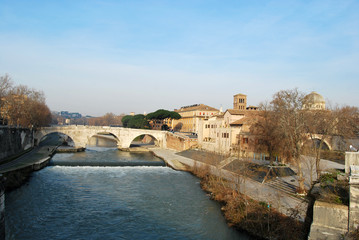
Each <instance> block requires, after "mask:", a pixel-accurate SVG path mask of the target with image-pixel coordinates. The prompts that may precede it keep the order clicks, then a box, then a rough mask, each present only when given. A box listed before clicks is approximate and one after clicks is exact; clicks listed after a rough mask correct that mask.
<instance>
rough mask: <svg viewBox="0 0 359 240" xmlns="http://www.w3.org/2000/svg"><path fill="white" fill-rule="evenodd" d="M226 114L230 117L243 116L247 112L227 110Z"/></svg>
mask: <svg viewBox="0 0 359 240" xmlns="http://www.w3.org/2000/svg"><path fill="white" fill-rule="evenodd" d="M226 112H229V113H230V114H231V115H244V114H245V113H246V112H247V111H244V110H239V109H227V111H226Z"/></svg>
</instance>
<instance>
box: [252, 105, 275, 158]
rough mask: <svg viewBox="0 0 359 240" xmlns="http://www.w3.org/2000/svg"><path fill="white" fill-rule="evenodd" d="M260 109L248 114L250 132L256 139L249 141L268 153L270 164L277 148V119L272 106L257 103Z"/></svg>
mask: <svg viewBox="0 0 359 240" xmlns="http://www.w3.org/2000/svg"><path fill="white" fill-rule="evenodd" d="M259 109H260V111H258V112H253V113H252V114H249V119H250V120H251V127H250V132H251V133H252V134H253V135H254V136H255V139H256V141H255V142H254V141H251V144H253V145H254V148H256V149H257V150H259V151H263V150H264V151H265V152H267V153H268V154H269V161H270V164H271V165H272V164H273V161H274V153H275V152H276V150H277V148H278V144H277V134H278V133H277V129H278V121H277V117H276V115H275V114H274V111H273V107H272V106H271V105H270V104H269V103H267V102H265V103H261V104H260V105H259Z"/></svg>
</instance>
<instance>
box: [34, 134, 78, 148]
mask: <svg viewBox="0 0 359 240" xmlns="http://www.w3.org/2000/svg"><path fill="white" fill-rule="evenodd" d="M38 145H39V146H40V147H41V146H67V147H74V146H75V142H74V141H73V139H72V138H71V137H70V136H68V135H66V134H64V133H61V132H53V133H49V134H46V135H45V136H43V137H42V138H41V139H40V140H39V143H38Z"/></svg>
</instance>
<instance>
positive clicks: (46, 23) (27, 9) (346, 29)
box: [0, 0, 359, 116]
mask: <svg viewBox="0 0 359 240" xmlns="http://www.w3.org/2000/svg"><path fill="white" fill-rule="evenodd" d="M6 73H7V74H9V75H10V76H11V77H12V79H13V80H14V82H16V83H17V84H25V85H28V86H29V87H33V88H35V89H38V90H42V91H44V92H45V95H46V99H47V104H48V105H49V107H50V108H51V110H55V111H61V110H68V111H76V112H80V113H82V114H89V115H95V116H98V115H103V114H105V113H107V112H113V113H115V114H120V113H129V112H131V111H134V112H136V113H143V112H151V111H154V110H156V109H158V108H165V109H170V110H172V109H174V108H179V107H181V106H185V105H191V104H195V103H204V104H207V105H210V106H212V107H216V108H219V107H220V106H223V108H224V109H226V108H231V107H232V101H233V95H235V94H237V93H244V94H247V95H248V103H249V104H250V105H258V104H259V103H260V102H262V101H265V100H270V99H271V98H272V96H273V94H274V93H275V92H277V91H279V90H283V89H292V88H295V87H297V88H298V89H299V90H300V91H303V92H307V93H309V92H311V91H317V92H318V93H320V94H322V95H323V96H324V98H325V99H326V100H327V101H328V102H330V103H331V104H332V105H335V104H338V105H353V106H359V86H358V83H359V1H358V0H355V1H353V0H340V1H337V0H336V1H331V0H322V1H321V0H319V1H315V0H313V1H306V0H298V1H291V0H285V1H270V0H268V1H265V0H257V1H256V0H254V1H247V0H234V1H229V0H228V1H211V0H206V1H204V0H203V1H201V0H191V1H186V0H182V1H180V0H178V1H175V0H168V1H151V0H148V1H136V0H133V1H129V0H128V1H121V0H117V1H115V0H108V1H106V0H104V1H100V0H98V1H91V0H87V1H81V0H77V1H70V0H69V1H66V0H62V1H56V0H48V1H30V0H23V1H21V0H18V1H13V0H0V75H4V74H6Z"/></svg>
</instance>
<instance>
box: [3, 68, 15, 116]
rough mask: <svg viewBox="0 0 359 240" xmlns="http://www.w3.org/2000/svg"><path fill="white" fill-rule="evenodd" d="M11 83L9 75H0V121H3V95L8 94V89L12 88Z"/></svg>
mask: <svg viewBox="0 0 359 240" xmlns="http://www.w3.org/2000/svg"><path fill="white" fill-rule="evenodd" d="M12 86H13V83H12V81H11V78H10V77H9V75H7V74H6V75H4V76H0V122H3V121H4V118H5V116H4V115H5V111H6V109H5V108H4V102H5V97H6V96H7V95H8V93H9V91H10V90H11V89H12Z"/></svg>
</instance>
